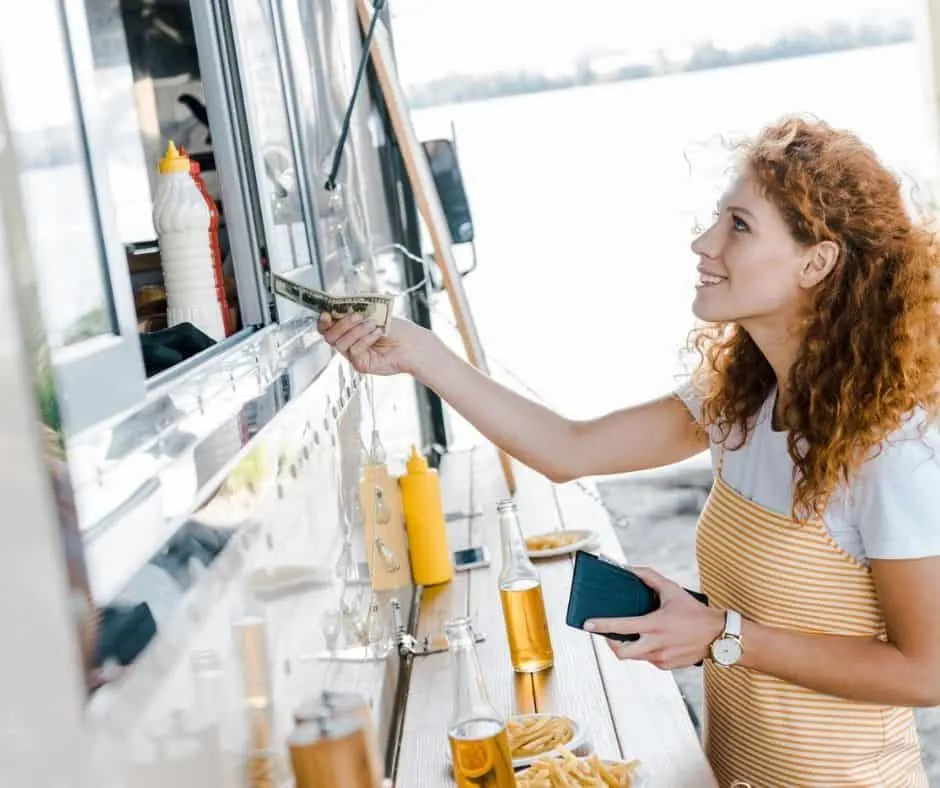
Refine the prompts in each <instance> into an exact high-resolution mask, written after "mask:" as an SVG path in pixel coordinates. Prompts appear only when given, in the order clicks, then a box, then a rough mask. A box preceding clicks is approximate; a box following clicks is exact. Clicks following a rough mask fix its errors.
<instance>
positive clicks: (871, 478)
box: [676, 384, 940, 563]
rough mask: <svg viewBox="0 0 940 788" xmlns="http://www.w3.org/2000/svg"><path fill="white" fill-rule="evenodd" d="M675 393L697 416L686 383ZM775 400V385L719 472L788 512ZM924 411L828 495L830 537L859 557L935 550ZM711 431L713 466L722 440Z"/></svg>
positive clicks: (937, 480)
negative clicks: (750, 428)
mask: <svg viewBox="0 0 940 788" xmlns="http://www.w3.org/2000/svg"><path fill="white" fill-rule="evenodd" d="M676 394H677V395H678V397H679V398H680V399H681V400H682V401H683V402H684V403H685V404H686V406H687V407H688V408H689V410H690V411H691V413H692V415H693V416H694V417H695V419H696V420H697V421H699V423H701V412H702V411H701V402H700V400H699V398H698V396H697V395H696V394H695V392H694V391H693V390H692V387H691V384H686V385H684V386H683V387H681V388H680V389H679V390H678V391H677V392H676ZM775 399H776V391H773V392H771V394H770V397H768V399H767V401H766V402H765V403H764V405H763V406H762V407H761V410H760V413H759V414H758V417H757V422H756V425H755V427H754V430H753V431H752V432H751V434H750V435H749V436H748V439H747V443H746V444H745V445H744V446H742V447H741V448H740V449H737V450H735V451H731V450H728V449H725V452H724V466H723V470H722V479H723V480H724V481H725V483H726V484H728V486H730V487H731V488H733V489H734V490H735V491H736V492H738V493H739V494H740V495H743V496H744V497H745V498H748V499H749V500H751V501H753V502H754V503H757V504H759V505H761V506H763V507H764V508H766V509H770V510H772V511H774V512H778V513H779V514H783V515H786V516H790V515H791V512H792V506H793V461H792V460H791V459H790V455H789V453H788V452H787V433H786V432H777V431H775V430H774V429H773V428H772V424H771V421H772V416H773V406H774V402H775ZM926 418H927V416H926V413H925V412H924V411H922V410H917V411H915V412H914V413H913V414H912V416H911V417H910V418H909V419H908V420H907V421H906V422H905V423H904V424H903V425H902V426H901V428H900V429H898V430H897V431H896V432H895V433H893V434H892V435H890V436H889V438H888V439H887V440H886V441H885V443H884V445H883V446H882V447H881V451H880V453H878V454H877V455H875V456H873V457H872V458H871V459H869V460H868V461H867V462H865V464H864V465H862V467H861V468H860V469H859V470H858V471H857V473H856V474H855V476H854V478H853V479H852V480H851V481H850V483H849V485H848V486H847V487H843V488H839V489H837V490H836V492H835V493H834V494H833V496H832V498H831V499H830V502H829V505H828V507H827V509H826V511H825V514H824V516H823V522H824V523H825V525H826V528H827V529H828V531H829V534H830V536H832V538H833V539H834V540H835V542H836V543H837V544H838V545H839V546H840V547H841V548H842V549H843V550H845V552H847V553H849V554H850V555H852V556H853V557H855V558H856V559H858V560H859V561H861V562H862V563H867V561H868V559H870V558H924V557H927V556H934V555H940V432H938V430H937V429H936V427H934V426H931V427H929V428H928V429H927V430H926V432H925V433H924V434H923V435H921V433H920V430H921V429H922V427H923V425H924V422H925V421H926ZM709 433H710V435H711V437H712V440H711V452H712V467H713V468H715V469H717V468H718V459H719V456H720V449H721V447H720V445H719V444H717V443H715V441H714V438H715V434H714V433H713V431H711V430H709ZM732 445H733V441H732Z"/></svg>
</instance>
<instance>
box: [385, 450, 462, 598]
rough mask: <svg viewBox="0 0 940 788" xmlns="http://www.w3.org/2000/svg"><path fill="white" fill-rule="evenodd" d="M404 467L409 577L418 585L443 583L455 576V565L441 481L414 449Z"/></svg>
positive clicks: (402, 479)
mask: <svg viewBox="0 0 940 788" xmlns="http://www.w3.org/2000/svg"><path fill="white" fill-rule="evenodd" d="M406 467H407V473H405V474H404V475H403V476H401V477H400V478H399V480H398V484H399V486H400V487H401V497H402V504H403V505H404V509H405V528H406V529H407V531H408V552H409V554H410V555H411V574H412V576H413V577H414V582H415V584H417V585H422V586H433V585H438V584H440V583H446V582H447V581H449V580H450V579H451V578H452V577H453V576H454V561H453V558H452V557H451V552H450V543H449V542H448V540H447V522H446V520H445V517H444V507H443V504H442V503H441V481H440V478H439V477H438V475H437V471H435V470H434V469H433V468H429V467H428V463H427V460H425V459H424V457H422V456H421V455H420V454H419V453H418V450H417V448H415V447H414V446H412V447H411V457H409V458H408V462H407V466H406Z"/></svg>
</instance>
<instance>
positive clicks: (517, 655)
mask: <svg viewBox="0 0 940 788" xmlns="http://www.w3.org/2000/svg"><path fill="white" fill-rule="evenodd" d="M496 511H497V512H498V514H499V531H500V538H501V540H502V548H503V566H502V569H501V570H500V573H499V599H500V602H501V603H502V606H503V621H504V622H505V624H506V636H507V638H508V639H509V655H510V658H511V659H512V667H513V670H515V671H516V672H517V673H536V672H538V671H540V670H545V669H547V668H550V667H551V666H552V664H553V663H554V652H553V650H552V640H551V636H550V635H549V631H548V618H547V616H546V615H545V601H544V599H543V598H542V582H541V580H540V579H539V574H538V572H537V571H536V569H535V566H533V564H532V561H531V559H530V558H529V553H528V550H527V549H526V544H525V539H524V538H523V536H522V528H521V527H520V525H519V516H518V513H517V511H516V504H515V501H513V500H511V499H508V498H507V499H505V500H502V501H500V502H499V503H498V504H497V506H496Z"/></svg>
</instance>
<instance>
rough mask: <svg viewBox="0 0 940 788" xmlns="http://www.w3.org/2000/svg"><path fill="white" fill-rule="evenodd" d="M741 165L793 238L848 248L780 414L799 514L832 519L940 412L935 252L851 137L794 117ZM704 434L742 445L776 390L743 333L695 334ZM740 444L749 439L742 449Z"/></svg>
mask: <svg viewBox="0 0 940 788" xmlns="http://www.w3.org/2000/svg"><path fill="white" fill-rule="evenodd" d="M742 153H743V156H742V164H743V166H745V167H746V168H748V170H749V171H750V172H751V173H752V174H753V175H754V177H755V178H756V180H757V183H758V184H759V186H760V188H761V191H762V192H763V194H764V196H765V197H766V198H768V199H769V200H770V201H771V202H772V203H773V204H774V205H775V206H776V208H777V209H778V210H779V211H780V213H781V214H782V216H783V218H784V220H785V222H786V224H787V226H788V227H789V230H790V233H791V234H792V236H793V238H794V239H795V240H796V241H797V242H799V243H800V244H803V245H806V246H810V245H813V244H816V243H820V242H822V241H833V242H835V243H836V244H838V246H839V257H838V261H837V263H836V266H835V268H834V269H833V270H832V272H831V273H830V274H829V275H828V276H827V277H826V278H825V280H823V282H821V283H820V284H819V285H818V286H817V287H816V289H815V290H814V291H813V293H812V294H811V299H810V308H809V309H808V310H807V312H806V313H805V316H804V318H803V322H802V325H801V326H800V329H801V336H802V340H801V345H800V350H799V354H798V357H797V360H796V362H795V363H794V365H793V367H792V368H791V370H790V373H789V380H788V384H787V392H788V399H787V401H786V409H785V411H784V414H783V418H784V422H785V424H786V426H787V428H788V430H789V435H788V441H787V443H788V449H789V453H790V456H791V457H792V459H793V462H794V465H795V471H794V474H795V477H794V478H795V480H796V481H795V488H794V496H793V514H794V517H796V518H798V519H800V520H805V519H807V518H809V517H814V516H815V517H819V516H821V515H822V513H823V512H824V511H825V508H826V504H827V502H828V501H829V499H830V497H831V495H832V493H833V492H834V490H835V489H836V488H837V487H838V486H839V485H840V484H842V483H846V482H848V481H849V480H850V479H851V477H852V475H853V473H854V472H855V471H856V470H857V469H858V467H859V465H860V464H861V463H862V462H863V461H864V460H865V459H866V458H867V457H869V456H872V454H873V453H876V452H877V451H878V448H879V447H880V446H881V444H882V443H883V442H884V441H885V439H886V438H887V436H888V435H890V433H892V432H893V431H895V430H896V429H898V427H899V426H901V424H902V422H903V421H904V420H905V418H906V417H907V416H908V415H909V414H911V412H912V411H914V410H915V409H916V408H918V407H922V408H925V409H926V410H927V411H928V412H929V413H931V414H935V413H936V411H937V406H938V402H940V391H938V382H940V341H938V339H940V333H938V329H937V328H936V327H935V326H936V322H935V321H936V320H937V318H938V311H940V310H938V306H940V282H938V271H940V267H938V266H940V250H938V242H937V238H936V236H935V235H934V233H933V232H932V231H931V230H929V229H928V228H927V227H925V226H923V225H921V224H918V223H915V222H914V221H913V220H912V218H911V216H910V215H909V213H908V211H907V209H906V207H905V205H904V200H903V198H902V194H901V187H900V183H899V181H898V179H896V178H895V177H894V176H893V175H892V174H891V173H890V172H889V171H888V170H887V169H886V168H885V167H884V166H883V165H882V164H881V163H880V162H879V160H878V158H877V157H876V156H875V154H874V152H873V151H872V150H871V149H870V148H869V147H868V146H866V145H864V144H863V143H862V142H861V141H859V139H858V138H857V137H856V136H855V135H854V134H852V133H850V132H847V131H843V130H838V129H833V128H832V127H830V126H829V125H827V124H825V123H823V122H820V121H811V120H806V119H803V118H799V117H787V118H784V119H783V120H781V121H780V122H778V123H776V124H774V125H771V126H768V127H766V128H765V129H763V130H762V131H761V133H760V134H759V135H758V136H757V137H756V139H754V140H753V141H751V142H748V143H745V144H744V145H743V146H742ZM691 344H692V347H693V348H694V349H695V350H697V351H698V353H699V356H700V363H699V365H698V368H697V370H696V372H695V373H694V376H693V380H694V381H695V383H696V387H697V388H698V389H699V391H700V393H701V395H702V414H703V419H704V421H705V423H706V424H711V425H714V426H715V427H716V428H717V433H718V437H717V439H718V440H719V441H720V442H722V443H725V444H728V443H729V439H730V436H731V435H732V434H734V435H735V436H736V439H735V445H733V446H731V445H729V446H728V448H730V449H734V448H739V447H740V446H742V445H743V444H744V442H745V441H746V440H747V436H748V434H749V432H750V430H752V429H753V427H754V419H755V417H756V415H757V413H758V412H759V410H760V408H761V406H762V405H763V403H764V402H765V401H766V400H767V397H768V396H769V395H770V393H771V391H772V390H773V387H774V385H775V383H776V379H775V377H774V372H773V370H772V369H771V367H770V364H769V363H768V362H767V359H766V358H764V355H763V354H762V353H761V351H760V349H759V348H758V347H757V345H756V344H755V343H754V341H753V340H752V339H751V337H750V336H749V335H748V334H747V332H745V331H744V330H743V329H742V328H741V327H740V326H738V325H737V324H734V323H725V324H708V325H704V326H702V327H700V328H698V329H696V330H695V331H694V332H693V334H692V338H691ZM738 441H740V442H738Z"/></svg>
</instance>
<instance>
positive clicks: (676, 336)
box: [414, 44, 937, 417]
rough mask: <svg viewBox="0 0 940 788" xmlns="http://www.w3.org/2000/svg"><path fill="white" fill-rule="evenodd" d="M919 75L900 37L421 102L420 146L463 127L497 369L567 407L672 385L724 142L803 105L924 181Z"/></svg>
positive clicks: (641, 395)
mask: <svg viewBox="0 0 940 788" xmlns="http://www.w3.org/2000/svg"><path fill="white" fill-rule="evenodd" d="M923 69H924V64H923V62H922V61H921V54H920V52H919V50H918V49H917V47H916V46H915V45H914V44H902V45H897V46H890V47H880V48H873V49H865V50H856V51H851V52H844V53H837V54H829V55H822V56H815V57H808V58H801V59H796V60H786V61H775V62H770V63H762V64H756V65H746V66H736V67H732V68H727V69H722V70H716V71H703V72H695V73H686V74H677V75H673V76H667V77H661V78H656V79H649V80H642V81H633V82H624V83H619V84H614V85H601V86H593V87H586V88H576V89H572V90H566V91H558V92H553V93H541V94H534V95H526V96H516V97H509V98H502V99H494V100H489V101H485V102H478V103H471V104H460V105H454V106H448V107H435V108H432V109H427V110H421V111H417V112H415V113H414V121H415V125H416V128H417V131H418V136H419V137H420V138H421V139H428V138H431V137H434V136H438V135H440V136H447V135H448V134H449V123H450V121H451V120H453V121H454V123H455V125H456V131H457V142H458V148H459V155H460V160H461V166H462V169H463V174H464V178H465V184H466V188H467V191H468V194H469V197H470V202H471V208H472V210H473V214H474V222H475V226H476V232H477V240H478V244H477V250H478V253H479V260H480V263H479V268H478V269H477V270H476V271H475V272H474V273H472V274H471V275H470V276H469V277H467V279H466V280H465V283H466V287H467V290H468V295H469V298H470V302H471V306H472V308H473V312H474V315H475V318H476V320H477V323H478V327H479V329H480V333H481V335H482V339H483V342H484V346H485V348H486V349H487V351H488V353H489V355H490V357H491V365H492V366H493V367H498V363H497V362H503V363H505V364H506V365H507V366H509V367H510V368H511V369H512V370H513V371H514V372H515V373H517V374H518V375H519V376H521V377H522V378H523V379H524V380H525V381H527V382H528V383H529V384H530V385H531V386H532V387H533V388H535V389H536V390H537V391H539V392H541V393H542V394H543V396H544V397H545V399H546V400H547V401H548V402H549V403H551V404H552V405H554V406H556V407H558V408H559V409H561V410H562V412H564V413H565V414H566V415H570V416H573V417H589V416H592V415H597V414H599V413H601V412H603V411H606V410H609V409H614V408H618V407H623V406H625V405H628V404H632V403H636V402H639V401H642V400H644V399H647V398H650V397H654V396H657V395H659V394H661V393H663V392H665V391H668V390H670V389H671V388H672V387H674V385H675V375H676V373H677V372H679V371H680V369H681V367H680V360H679V352H678V351H679V350H680V348H681V347H682V346H683V345H684V343H685V339H686V336H687V334H688V331H689V329H690V328H691V326H692V322H691V321H692V316H691V312H690V311H689V310H690V305H691V302H692V297H693V284H694V282H695V279H696V276H695V272H694V268H695V265H696V262H697V261H696V259H695V258H694V257H693V255H692V253H691V251H690V249H689V244H690V243H691V240H692V237H693V236H692V228H693V225H694V222H695V220H696V217H698V218H699V219H704V220H707V219H708V218H709V216H710V213H711V210H712V209H713V207H714V204H715V202H716V201H717V199H718V196H719V188H720V181H719V178H718V175H719V174H720V173H719V172H718V168H717V167H716V163H717V162H719V161H721V162H722V163H726V161H727V160H726V157H724V155H723V148H722V147H721V143H720V139H721V137H722V136H733V135H735V134H737V133H741V132H744V133H753V132H755V131H757V130H758V129H759V128H760V126H761V125H763V124H765V123H768V122H771V121H773V120H775V119H776V118H778V117H779V116H780V115H783V114H785V113H789V112H810V113H813V114H815V115H817V116H819V117H821V118H823V119H825V120H827V121H828V122H830V123H832V124H833V125H837V126H842V127H847V128H851V129H853V130H854V131H856V132H857V133H858V134H860V135H861V137H862V138H863V139H864V140H865V141H866V142H868V143H870V144H871V145H872V146H873V147H874V148H875V150H876V151H877V152H878V153H879V154H880V155H881V157H882V158H883V160H884V161H885V162H886V163H888V164H889V166H891V167H892V169H895V170H896V171H899V172H902V173H906V174H907V176H908V178H909V179H910V180H912V181H919V182H920V183H921V184H922V185H923V187H924V190H928V189H929V188H930V184H931V182H932V181H933V179H934V177H935V175H936V166H937V163H936V153H935V145H934V138H933V128H932V123H933V120H932V118H931V115H930V112H931V107H930V104H929V103H928V98H929V97H928V93H927V90H926V88H925V87H924V79H923V77H924V71H923ZM924 196H925V197H926V195H924ZM461 259H464V257H463V256H462V257H461Z"/></svg>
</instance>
